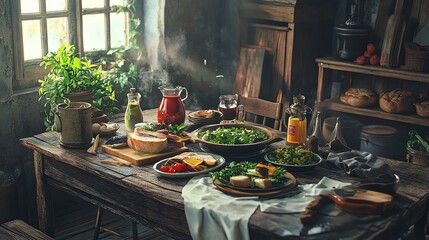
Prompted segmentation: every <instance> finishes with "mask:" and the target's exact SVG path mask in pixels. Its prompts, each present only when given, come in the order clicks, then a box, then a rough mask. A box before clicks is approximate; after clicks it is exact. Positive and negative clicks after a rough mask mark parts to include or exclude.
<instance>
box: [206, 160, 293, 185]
mask: <svg viewBox="0 0 429 240" xmlns="http://www.w3.org/2000/svg"><path fill="white" fill-rule="evenodd" d="M256 165H258V163H255V162H247V161H244V162H231V163H230V164H229V165H228V166H226V167H225V168H224V169H222V170H220V171H216V172H210V173H209V174H210V177H211V178H213V179H216V180H218V181H219V182H221V183H223V184H229V178H230V177H233V176H241V175H247V174H248V172H249V171H248V170H251V169H255V168H256ZM286 173H287V170H286V169H285V168H283V167H275V171H274V173H273V174H272V175H270V178H271V179H272V181H273V184H282V183H284V182H286V181H287V180H288V179H289V178H287V177H286V176H285V174H286ZM252 182H253V181H252Z"/></svg>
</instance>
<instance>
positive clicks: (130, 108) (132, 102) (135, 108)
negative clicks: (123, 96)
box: [124, 88, 143, 131]
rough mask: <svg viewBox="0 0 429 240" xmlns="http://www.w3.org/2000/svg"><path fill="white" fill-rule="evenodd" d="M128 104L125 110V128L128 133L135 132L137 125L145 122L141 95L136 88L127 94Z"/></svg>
mask: <svg viewBox="0 0 429 240" xmlns="http://www.w3.org/2000/svg"><path fill="white" fill-rule="evenodd" d="M127 97H128V104H127V109H126V110H125V117H124V120H125V128H126V129H127V130H128V131H134V126H135V125H136V123H141V122H143V113H142V109H141V108H140V97H141V95H140V93H138V92H136V89H135V88H131V89H130V92H129V93H127Z"/></svg>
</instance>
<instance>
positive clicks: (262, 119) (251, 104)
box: [238, 95, 282, 131]
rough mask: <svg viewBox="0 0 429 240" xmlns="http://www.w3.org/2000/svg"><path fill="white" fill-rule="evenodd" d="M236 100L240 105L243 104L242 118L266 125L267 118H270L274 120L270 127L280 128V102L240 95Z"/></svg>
mask: <svg viewBox="0 0 429 240" xmlns="http://www.w3.org/2000/svg"><path fill="white" fill-rule="evenodd" d="M238 101H239V104H240V105H243V106H244V120H246V121H249V122H255V123H261V124H262V125H265V126H267V125H268V123H269V121H267V120H268V119H272V120H273V121H274V123H273V126H272V127H273V128H274V129H276V130H280V131H281V130H282V129H281V128H282V124H281V116H282V103H280V102H270V101H267V100H264V99H260V98H249V97H244V96H240V95H239V96H238Z"/></svg>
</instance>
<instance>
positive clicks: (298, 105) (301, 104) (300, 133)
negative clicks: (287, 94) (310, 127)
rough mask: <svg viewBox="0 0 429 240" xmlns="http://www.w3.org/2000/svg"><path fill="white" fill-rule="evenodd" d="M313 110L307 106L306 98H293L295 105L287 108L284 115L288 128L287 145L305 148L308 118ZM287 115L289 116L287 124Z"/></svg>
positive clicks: (302, 96)
mask: <svg viewBox="0 0 429 240" xmlns="http://www.w3.org/2000/svg"><path fill="white" fill-rule="evenodd" d="M309 113H311V108H309V107H308V106H306V105H305V96H304V95H301V94H300V95H297V96H294V97H293V104H292V105H291V106H290V107H289V108H287V109H286V110H285V112H284V115H283V121H284V125H285V126H287V130H286V131H287V132H286V135H287V137H286V144H287V145H292V146H304V145H305V144H306V142H307V118H306V115H307V114H309ZM286 114H287V115H289V118H288V119H287V120H288V121H287V122H286Z"/></svg>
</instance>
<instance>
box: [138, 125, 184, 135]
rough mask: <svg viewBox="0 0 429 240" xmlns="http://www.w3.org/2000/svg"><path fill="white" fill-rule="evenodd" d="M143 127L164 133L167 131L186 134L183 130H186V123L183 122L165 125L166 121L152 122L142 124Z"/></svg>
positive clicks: (174, 133)
mask: <svg viewBox="0 0 429 240" xmlns="http://www.w3.org/2000/svg"><path fill="white" fill-rule="evenodd" d="M141 128H142V129H143V130H146V131H152V132H163V133H165V131H167V132H168V133H169V134H173V135H177V136H184V134H183V131H184V130H185V128H186V125H185V124H183V123H181V124H169V125H165V124H164V123H157V122H150V123H148V124H146V125H143V126H141Z"/></svg>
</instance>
